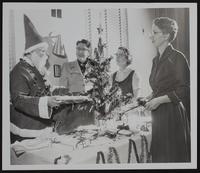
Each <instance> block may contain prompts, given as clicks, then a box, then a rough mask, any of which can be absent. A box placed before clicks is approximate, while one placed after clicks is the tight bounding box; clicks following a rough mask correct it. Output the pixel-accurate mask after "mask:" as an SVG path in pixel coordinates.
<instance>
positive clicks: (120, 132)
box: [118, 130, 133, 136]
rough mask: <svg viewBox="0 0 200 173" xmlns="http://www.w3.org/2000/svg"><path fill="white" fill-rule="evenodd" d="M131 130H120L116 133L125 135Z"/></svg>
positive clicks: (129, 133) (128, 134)
mask: <svg viewBox="0 0 200 173" xmlns="http://www.w3.org/2000/svg"><path fill="white" fill-rule="evenodd" d="M132 133H133V132H131V131H129V130H120V131H119V132H118V134H120V135H125V136H131V135H132Z"/></svg>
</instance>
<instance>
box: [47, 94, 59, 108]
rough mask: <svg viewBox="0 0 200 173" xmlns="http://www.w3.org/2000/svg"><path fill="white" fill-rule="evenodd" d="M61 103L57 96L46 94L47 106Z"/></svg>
mask: <svg viewBox="0 0 200 173" xmlns="http://www.w3.org/2000/svg"><path fill="white" fill-rule="evenodd" d="M61 103H62V101H60V100H58V99H57V96H48V98H47V104H48V106H49V107H57V106H59V105H60V104H61Z"/></svg>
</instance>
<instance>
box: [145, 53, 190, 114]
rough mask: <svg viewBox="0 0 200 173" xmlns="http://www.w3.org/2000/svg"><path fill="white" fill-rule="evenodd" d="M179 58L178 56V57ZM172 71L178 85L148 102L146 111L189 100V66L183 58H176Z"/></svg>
mask: <svg viewBox="0 0 200 173" xmlns="http://www.w3.org/2000/svg"><path fill="white" fill-rule="evenodd" d="M178 56H180V55H178ZM174 69H175V75H176V80H177V81H178V85H177V86H176V88H175V89H174V90H172V91H170V92H168V93H166V95H163V96H160V97H157V98H154V99H152V100H151V101H149V102H148V103H147V104H146V105H145V106H146V109H148V110H154V109H156V108H157V107H158V106H159V105H160V104H163V103H169V102H172V103H173V104H178V103H179V102H180V101H183V100H184V99H187V98H189V85H190V80H189V79H190V78H189V77H190V76H189V66H188V63H187V61H186V59H185V58H184V57H178V58H177V59H176V62H174Z"/></svg>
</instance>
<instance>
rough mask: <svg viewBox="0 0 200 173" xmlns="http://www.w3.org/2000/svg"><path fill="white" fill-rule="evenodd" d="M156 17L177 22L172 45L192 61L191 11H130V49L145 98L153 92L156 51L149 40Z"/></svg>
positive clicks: (170, 9)
mask: <svg viewBox="0 0 200 173" xmlns="http://www.w3.org/2000/svg"><path fill="white" fill-rule="evenodd" d="M156 17H170V18H173V19H175V20H176V21H177V23H178V26H179V31H178V34H177V37H176V39H175V41H174V42H173V43H172V44H173V46H174V47H175V48H176V49H178V50H180V51H181V52H183V53H184V54H185V55H186V57H187V58H188V60H190V52H189V50H190V45H189V9H186V8H179V9H177V8H159V9H153V8H152V9H151V8H149V9H128V25H129V27H128V31H129V32H128V33H129V48H130V51H131V52H132V54H133V57H134V60H133V65H132V66H133V68H135V69H136V70H137V72H139V74H140V76H141V79H142V81H141V88H142V91H141V94H142V95H144V96H145V95H147V94H149V93H150V92H151V88H150V86H149V75H150V72H151V66H152V59H153V57H154V56H155V55H156V51H155V48H154V47H153V45H152V43H151V41H150V39H149V34H150V32H151V25H152V21H153V19H154V18H156Z"/></svg>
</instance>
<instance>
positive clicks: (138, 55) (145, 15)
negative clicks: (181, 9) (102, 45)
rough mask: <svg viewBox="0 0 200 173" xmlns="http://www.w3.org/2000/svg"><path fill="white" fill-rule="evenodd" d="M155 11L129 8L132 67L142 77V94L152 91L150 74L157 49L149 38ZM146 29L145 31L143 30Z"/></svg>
mask: <svg viewBox="0 0 200 173" xmlns="http://www.w3.org/2000/svg"><path fill="white" fill-rule="evenodd" d="M153 18H154V13H152V12H150V11H148V10H146V9H128V30H129V49H130V52H131V54H132V55H133V63H132V67H133V68H134V69H135V70H136V71H137V72H138V73H139V75H140V77H141V88H142V89H141V94H142V95H143V96H146V95H148V94H149V93H150V92H151V88H150V86H149V75H150V72H151V66H152V59H153V57H154V56H155V49H154V47H153V45H152V43H151V41H150V39H149V32H151V22H152V20H153ZM143 31H144V32H143Z"/></svg>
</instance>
